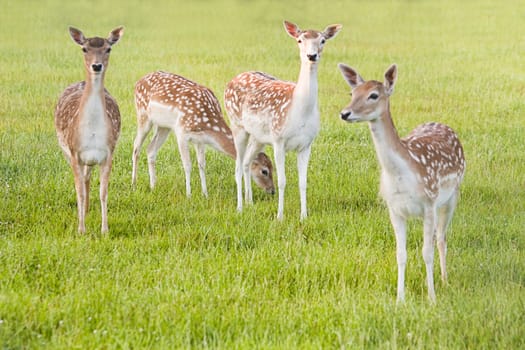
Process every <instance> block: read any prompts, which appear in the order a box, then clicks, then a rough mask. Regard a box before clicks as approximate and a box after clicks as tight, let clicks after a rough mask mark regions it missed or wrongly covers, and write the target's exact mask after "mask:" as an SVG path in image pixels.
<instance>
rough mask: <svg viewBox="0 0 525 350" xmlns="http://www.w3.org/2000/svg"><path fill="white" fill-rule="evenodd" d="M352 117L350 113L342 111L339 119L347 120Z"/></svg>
mask: <svg viewBox="0 0 525 350" xmlns="http://www.w3.org/2000/svg"><path fill="white" fill-rule="evenodd" d="M351 115H352V112H350V111H348V112H347V111H342V112H341V119H343V120H348V118H349V117H350V116H351Z"/></svg>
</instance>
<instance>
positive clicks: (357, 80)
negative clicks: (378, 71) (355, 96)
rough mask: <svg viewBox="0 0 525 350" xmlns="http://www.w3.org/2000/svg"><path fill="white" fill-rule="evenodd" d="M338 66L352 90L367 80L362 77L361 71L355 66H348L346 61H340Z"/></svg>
mask: <svg viewBox="0 0 525 350" xmlns="http://www.w3.org/2000/svg"><path fill="white" fill-rule="evenodd" d="M337 66H338V67H339V70H340V71H341V73H342V74H343V78H344V79H345V80H346V82H347V83H348V85H350V87H351V88H352V90H353V89H355V88H356V87H358V86H359V85H361V84H363V83H364V82H365V80H364V79H363V78H361V76H360V75H359V73H357V72H356V71H355V70H354V69H353V68H351V67H349V66H347V65H346V64H344V63H339V64H338V65H337Z"/></svg>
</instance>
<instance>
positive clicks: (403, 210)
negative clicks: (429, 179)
mask: <svg viewBox="0 0 525 350" xmlns="http://www.w3.org/2000/svg"><path fill="white" fill-rule="evenodd" d="M380 191H381V196H382V197H383V199H384V200H385V201H386V203H387V205H388V207H389V209H390V210H391V211H393V212H394V213H395V214H397V215H399V216H402V217H405V218H408V217H411V216H422V215H423V213H424V208H425V197H424V194H423V193H421V191H420V184H419V183H418V181H417V179H416V177H415V176H412V175H406V176H403V177H400V176H398V177H389V176H388V175H386V174H384V173H383V174H382V176H381V189H380Z"/></svg>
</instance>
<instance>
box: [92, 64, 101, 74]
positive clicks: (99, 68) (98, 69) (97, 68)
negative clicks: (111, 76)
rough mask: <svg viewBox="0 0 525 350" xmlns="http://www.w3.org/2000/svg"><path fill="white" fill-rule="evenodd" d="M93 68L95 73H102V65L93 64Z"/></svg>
mask: <svg viewBox="0 0 525 350" xmlns="http://www.w3.org/2000/svg"><path fill="white" fill-rule="evenodd" d="M91 68H93V71H95V72H100V71H102V63H95V64H92V65H91Z"/></svg>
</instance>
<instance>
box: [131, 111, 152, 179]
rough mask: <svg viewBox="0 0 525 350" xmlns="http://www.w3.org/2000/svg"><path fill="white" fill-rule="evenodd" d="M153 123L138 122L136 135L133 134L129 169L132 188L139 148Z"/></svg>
mask: <svg viewBox="0 0 525 350" xmlns="http://www.w3.org/2000/svg"><path fill="white" fill-rule="evenodd" d="M152 125H153V123H151V122H146V123H144V125H141V124H140V121H139V126H138V128H137V136H135V140H134V141H133V158H132V162H133V170H132V171H131V186H132V187H133V188H134V187H135V185H136V183H137V170H138V160H139V155H140V149H141V147H142V144H143V143H144V140H145V139H146V136H147V135H148V133H149V132H150V130H151V127H152Z"/></svg>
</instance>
